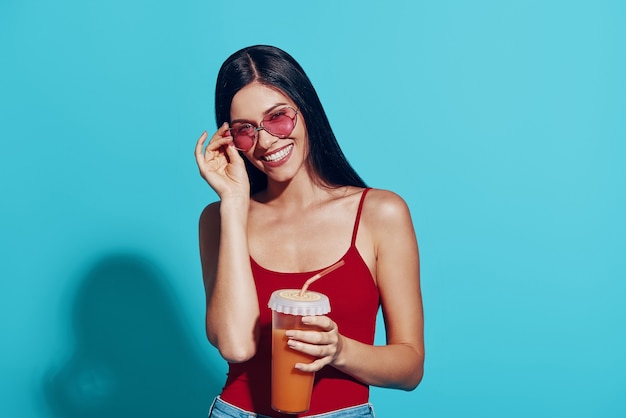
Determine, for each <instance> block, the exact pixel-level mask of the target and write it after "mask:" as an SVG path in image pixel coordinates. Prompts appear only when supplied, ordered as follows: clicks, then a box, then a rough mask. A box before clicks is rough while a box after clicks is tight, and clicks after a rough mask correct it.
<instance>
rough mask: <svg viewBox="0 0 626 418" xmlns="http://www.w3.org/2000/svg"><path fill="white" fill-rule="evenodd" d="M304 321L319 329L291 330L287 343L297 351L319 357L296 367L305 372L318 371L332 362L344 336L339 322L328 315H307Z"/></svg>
mask: <svg viewBox="0 0 626 418" xmlns="http://www.w3.org/2000/svg"><path fill="white" fill-rule="evenodd" d="M302 323H303V324H305V325H307V326H313V327H317V328H319V330H289V331H287V333H286V335H287V338H288V340H287V345H288V346H289V347H290V348H291V349H293V350H297V351H301V352H303V353H306V354H309V355H311V356H313V357H317V359H316V360H315V361H313V362H312V363H296V365H295V368H296V369H298V370H301V371H303V372H316V371H318V370H320V369H321V368H322V367H324V366H326V365H327V364H332V363H333V362H334V361H335V359H336V358H337V356H338V355H339V353H340V352H341V347H342V336H341V335H340V334H339V330H338V328H337V324H336V323H335V322H334V321H333V320H332V319H330V318H329V317H327V316H305V317H303V318H302Z"/></svg>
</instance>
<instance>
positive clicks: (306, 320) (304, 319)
mask: <svg viewBox="0 0 626 418" xmlns="http://www.w3.org/2000/svg"><path fill="white" fill-rule="evenodd" d="M311 321H313V318H311V317H309V316H304V317H302V323H303V324H310V323H311Z"/></svg>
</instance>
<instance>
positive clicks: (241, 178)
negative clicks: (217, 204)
mask: <svg viewBox="0 0 626 418" xmlns="http://www.w3.org/2000/svg"><path fill="white" fill-rule="evenodd" d="M224 135H226V136H224ZM207 138H208V134H207V133H206V131H205V132H203V133H202V135H200V138H198V142H197V143H196V150H195V156H196V163H197V164H198V168H199V169H200V175H201V176H202V177H203V178H204V179H205V180H206V181H207V183H209V185H210V186H211V188H213V190H215V192H216V193H217V194H218V195H219V197H220V199H223V198H224V197H226V196H240V197H246V198H248V197H249V195H250V182H249V180H248V173H247V172H246V167H245V164H244V161H243V158H242V157H241V155H239V152H238V151H237V150H236V149H235V147H234V146H233V144H232V143H233V138H232V136H230V135H229V133H228V124H227V123H226V122H225V123H224V124H223V125H222V126H220V128H219V129H218V130H217V132H215V134H213V136H212V137H211V140H210V141H209V144H208V145H207V146H206V149H205V147H204V143H205V142H206V139H207Z"/></svg>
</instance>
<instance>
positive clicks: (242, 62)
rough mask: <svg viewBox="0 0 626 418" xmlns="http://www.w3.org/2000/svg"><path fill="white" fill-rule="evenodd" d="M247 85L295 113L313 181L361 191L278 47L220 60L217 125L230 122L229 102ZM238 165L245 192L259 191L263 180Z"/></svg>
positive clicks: (306, 87)
mask: <svg viewBox="0 0 626 418" xmlns="http://www.w3.org/2000/svg"><path fill="white" fill-rule="evenodd" d="M253 81H256V82H258V83H261V84H264V85H267V86H269V87H273V88H277V89H279V90H280V91H281V92H283V93H284V94H285V95H287V96H288V97H289V98H291V100H293V102H294V103H295V104H296V106H297V107H298V109H300V114H301V115H302V117H303V118H304V120H305V121H306V126H307V133H308V138H309V155H308V158H307V161H306V164H307V167H308V169H309V170H310V171H311V172H312V173H314V174H315V175H317V176H318V178H317V179H316V180H318V181H320V183H321V184H323V185H324V186H327V187H340V186H357V187H366V184H365V182H364V181H363V180H362V179H361V177H360V176H359V175H358V174H357V173H356V171H355V170H354V169H353V168H352V166H351V165H350V163H348V160H347V159H346V157H345V155H344V154H343V152H342V151H341V148H340V147H339V144H338V143H337V139H336V138H335V134H334V133H333V131H332V129H331V127H330V123H329V121H328V118H327V117H326V112H324V108H323V107H322V103H321V102H320V99H319V97H318V96H317V93H316V92H315V89H314V88H313V85H312V84H311V81H310V80H309V77H307V75H306V74H305V72H304V70H303V69H302V67H301V66H300V64H298V63H297V62H296V60H295V59H293V57H291V55H289V54H287V53H286V52H285V51H283V50H281V49H279V48H276V47H272V46H266V45H256V46H250V47H247V48H243V49H241V50H239V51H237V52H235V53H234V54H232V55H231V56H230V57H228V59H227V60H226V61H224V64H222V67H221V68H220V71H219V73H218V75H217V83H216V86H215V119H216V122H217V125H218V126H220V125H221V124H222V123H224V122H226V121H230V106H231V103H232V100H233V97H234V96H235V94H237V92H238V91H239V90H241V89H242V88H243V87H245V86H247V85H248V84H250V83H252V82H253ZM244 160H245V162H246V169H247V171H248V177H249V178H250V193H251V194H254V193H256V192H258V191H261V190H263V189H265V188H266V187H267V176H266V175H265V174H264V173H262V172H261V171H260V170H258V169H257V168H256V167H254V166H253V165H252V164H251V163H250V162H249V161H248V159H247V158H244Z"/></svg>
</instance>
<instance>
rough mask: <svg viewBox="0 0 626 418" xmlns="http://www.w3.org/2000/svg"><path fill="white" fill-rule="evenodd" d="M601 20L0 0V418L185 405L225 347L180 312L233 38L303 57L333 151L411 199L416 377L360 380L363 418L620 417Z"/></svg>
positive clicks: (556, 6) (487, 7)
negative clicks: (419, 286)
mask: <svg viewBox="0 0 626 418" xmlns="http://www.w3.org/2000/svg"><path fill="white" fill-rule="evenodd" d="M308 3H312V4H308ZM625 17H626V7H625V6H624V3H623V2H620V1H617V0H615V1H609V0H601V1H539V0H537V1H507V2H503V1H496V0H492V1H489V0H478V1H472V2H469V1H467V2H465V1H452V0H450V1H440V2H424V1H417V2H411V1H398V0H389V1H385V2H378V1H376V2H374V1H372V2H363V1H337V0H324V1H315V2H285V3H276V2H272V3H263V2H252V1H238V2H226V1H222V2H219V3H218V2H207V1H182V2H152V1H147V0H124V1H122V0H111V1H107V2H95V1H78V0H59V1H56V2H50V1H35V0H4V1H2V3H0V47H1V55H0V60H1V61H2V63H1V65H0V74H1V77H0V141H2V148H1V150H2V151H1V152H0V170H1V171H0V185H1V189H0V196H1V206H0V211H1V212H0V214H1V216H0V240H1V241H0V245H1V250H2V251H1V252H0V254H1V256H0V257H1V262H0V298H1V301H0V326H1V328H0V333H1V335H2V339H1V342H0V353H1V355H0V416H3V417H24V418H30V417H33V418H34V417H59V418H60V417H100V416H102V417H105V416H106V417H122V416H151V417H174V416H181V417H182V416H184V417H192V416H198V417H203V416H205V415H206V409H207V407H208V404H209V402H210V399H211V398H212V397H213V396H214V395H215V394H216V393H217V391H218V390H219V388H220V386H221V384H222V382H223V379H224V373H225V370H226V367H225V364H224V362H223V361H221V359H220V358H219V356H218V355H217V353H216V351H215V350H214V349H213V348H212V347H211V346H210V345H209V344H208V342H207V341H206V339H205V337H204V331H203V312H204V305H203V303H204V301H203V299H204V295H203V288H202V284H201V279H200V267H199V260H198V255H197V252H198V251H197V243H196V239H197V237H196V225H197V218H198V215H199V212H200V211H201V209H202V208H203V207H204V205H206V204H207V203H209V202H211V201H213V200H215V195H214V194H213V193H212V191H211V190H210V189H209V187H208V186H206V184H205V183H204V182H203V181H202V180H201V179H200V177H199V176H198V173H197V169H196V167H195V163H194V159H193V154H192V153H193V147H194V143H195V140H196V138H197V137H198V136H199V135H200V133H201V132H202V130H204V129H207V130H209V131H210V130H212V129H214V127H215V124H214V122H213V104H212V95H213V91H214V90H213V89H214V82H215V77H216V73H217V70H218V68H219V65H220V63H221V62H222V61H223V60H224V59H225V58H226V57H227V56H228V55H229V54H230V53H232V52H234V51H235V50H236V49H238V48H240V47H243V46H247V45H250V44H257V43H269V44H274V45H277V46H279V47H282V48H284V49H286V50H287V51H289V52H290V53H291V54H292V55H294V56H295V58H296V59H298V60H299V61H300V62H301V64H302V65H303V66H304V68H305V69H306V70H307V72H308V73H309V75H310V77H311V79H312V80H313V82H314V84H315V85H316V87H317V88H318V91H319V94H320V96H321V98H322V101H323V103H324V104H325V106H326V109H327V111H328V113H329V117H330V119H331V122H332V123H333V126H334V128H335V130H336V134H337V136H338V138H339V139H340V142H341V143H342V145H343V147H344V150H345V152H346V154H347V155H348V157H349V159H350V160H351V162H352V163H353V164H354V165H355V167H356V168H357V170H358V171H359V172H360V173H361V174H362V176H363V177H364V178H365V179H366V181H367V182H369V183H370V184H371V185H373V186H376V187H380V188H388V189H392V190H394V191H396V192H398V193H400V194H401V195H402V196H404V197H405V199H406V200H407V202H408V203H409V205H410V207H411V210H412V213H413V216H414V221H415V227H416V230H417V233H418V239H419V243H420V247H421V256H422V280H423V292H424V300H425V315H426V342H427V363H426V375H425V378H424V381H423V383H422V384H421V385H420V387H419V388H418V389H417V390H416V391H414V392H410V393H406V392H399V391H392V390H384V389H374V390H373V395H372V398H373V401H374V403H375V406H376V408H377V412H378V415H379V416H382V417H394V416H407V415H408V413H407V412H406V411H408V410H415V411H417V412H415V413H411V414H410V415H415V416H421V417H456V416H476V417H503V416H506V417H527V416H533V417H623V416H626V397H625V396H624V395H625V393H626V392H625V388H626V361H625V360H624V353H626V335H625V333H624V322H625V321H626V308H625V304H624V295H625V292H626V280H624V279H626V274H625V272H626V268H625V261H624V260H625V259H626V257H625V256H626V245H625V244H624V236H625V235H626V222H625V221H624V213H626V197H625V190H626V184H625V183H626V172H625V171H626V170H625V169H624V165H625V164H624V160H625V157H626V152H625V151H626V146H625V142H626V128H625V124H624V115H626V81H625V80H626V78H625V77H624V74H626V26H625V25H624V18H625ZM377 338H378V341H379V342H382V341H383V340H384V336H383V335H379V336H378V337H377ZM175 411H176V412H175Z"/></svg>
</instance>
